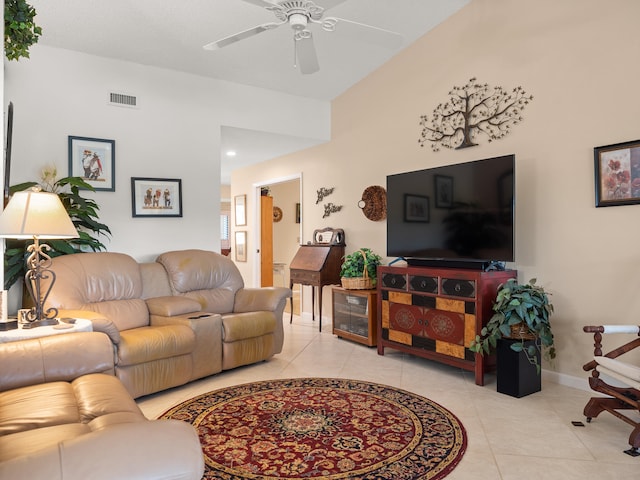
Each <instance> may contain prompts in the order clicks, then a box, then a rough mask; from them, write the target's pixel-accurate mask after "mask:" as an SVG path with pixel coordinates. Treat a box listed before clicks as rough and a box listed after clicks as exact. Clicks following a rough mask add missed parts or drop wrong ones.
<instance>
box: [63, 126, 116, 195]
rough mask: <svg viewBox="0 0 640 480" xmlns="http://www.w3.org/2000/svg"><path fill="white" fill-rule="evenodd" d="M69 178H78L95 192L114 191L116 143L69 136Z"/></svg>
mask: <svg viewBox="0 0 640 480" xmlns="http://www.w3.org/2000/svg"><path fill="white" fill-rule="evenodd" d="M69 176H70V177H80V178H82V179H83V180H84V181H85V182H87V183H88V184H89V185H91V186H92V187H93V188H95V189H96V190H102V191H106V192H115V190H116V181H115V178H116V142H115V140H104V139H101V138H88V137H72V136H69Z"/></svg>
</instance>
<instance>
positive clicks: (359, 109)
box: [232, 0, 640, 384]
mask: <svg viewBox="0 0 640 480" xmlns="http://www.w3.org/2000/svg"><path fill="white" fill-rule="evenodd" d="M638 18H640V2H637V1H636V0H610V1H607V2H603V1H601V0H562V1H557V0H538V1H536V2H531V1H526V0H474V1H472V2H471V3H470V4H469V5H468V6H466V7H464V8H463V9H461V10H460V11H459V12H458V13H456V14H455V15H454V16H452V17H451V18H449V19H448V20H447V21H445V22H444V23H443V24H441V25H440V26H438V27H437V28H436V29H434V30H432V31H431V32H429V33H428V34H426V35H425V36H424V37H422V38H421V39H419V40H418V41H417V42H415V43H414V44H413V45H411V46H410V47H409V48H407V49H406V50H405V51H403V52H402V53H401V54H400V55H398V56H396V57H395V58H393V59H392V60H391V61H390V62H388V63H387V64H386V65H384V66H383V67H382V68H380V69H379V70H378V71H376V72H374V73H373V74H372V75H370V76H369V77H367V78H366V79H364V80H363V81H362V82H360V83H359V84H358V85H356V86H354V87H353V88H352V89H350V90H349V91H347V92H346V93H345V94H343V95H342V96H340V97H338V98H337V99H336V100H335V101H334V102H333V103H332V129H333V131H332V140H331V142H330V143H328V144H324V145H320V146H318V147H314V148H310V149H308V150H305V151H303V152H299V153H297V154H293V155H288V156H285V157H282V158H279V159H275V160H272V161H269V162H265V163H263V164H260V165H258V166H254V167H249V168H246V169H244V170H242V171H238V172H236V173H235V174H234V176H233V178H232V191H234V192H237V193H240V192H241V191H245V190H248V187H249V185H251V184H252V183H259V182H262V181H264V180H266V179H268V178H272V177H276V176H286V175H288V174H292V173H293V172H299V171H302V172H303V174H304V176H303V206H304V209H303V222H304V223H303V226H304V228H303V230H304V237H305V238H304V239H303V241H306V240H308V239H310V238H311V232H312V231H313V230H314V229H317V228H323V227H326V226H331V227H340V228H344V229H345V233H346V242H347V253H350V252H352V251H354V250H357V249H358V248H360V247H364V246H368V247H370V248H372V249H373V250H374V251H377V252H379V253H381V254H382V255H384V254H385V252H386V222H371V221H369V220H367V219H366V218H365V217H364V215H363V214H362V212H361V211H360V209H359V208H358V207H357V202H358V200H359V199H360V196H361V194H362V192H363V190H364V189H365V188H366V187H367V186H369V185H383V186H384V185H385V184H386V175H388V174H392V173H399V172H403V171H409V170H416V169H421V168H427V167H433V166H438V165H444V164H451V163H459V162H463V161H470V160H476V159H481V158H489V157H494V156H498V155H504V154H510V153H514V154H515V155H516V183H517V185H516V208H517V219H516V262H515V264H514V265H512V266H513V267H515V268H517V269H518V271H519V279H520V280H521V281H527V280H529V279H530V278H532V277H537V278H538V283H539V284H542V285H544V286H545V287H546V288H547V289H548V290H549V291H550V292H551V293H552V301H553V303H554V305H555V308H556V313H555V315H554V316H553V318H552V322H553V329H554V333H555V335H556V346H557V349H558V358H557V359H556V361H555V362H554V364H553V365H548V364H547V365H545V367H546V368H547V369H551V370H556V371H557V372H559V373H560V374H567V375H572V376H576V377H583V378H584V377H585V374H584V372H583V371H582V369H581V366H582V365H583V364H584V363H586V362H587V361H588V360H589V357H590V355H592V354H593V350H592V347H591V345H592V343H593V339H592V337H590V336H589V335H587V334H585V333H583V332H582V326H583V325H589V324H601V323H603V322H605V323H614V322H627V323H634V324H635V323H637V322H638V320H637V318H636V316H635V314H634V312H636V311H638V309H640V295H637V293H636V292H637V291H638V289H639V288H640V268H639V267H640V249H639V248H638V239H639V238H640V221H639V219H640V205H633V206H624V207H610V208H595V207H594V161H593V148H594V147H596V146H602V145H609V144H613V143H618V142H624V141H631V140H637V139H639V138H640V128H639V123H638V118H640V95H637V91H638V80H637V79H638V78H640V64H639V63H638V62H636V61H634V60H635V59H637V57H638V52H640V36H638V35H635V34H634V33H633V32H635V31H636V30H637V20H638ZM471 77H477V79H478V80H479V81H480V82H487V83H489V84H490V85H493V86H498V85H499V86H503V87H505V88H508V89H511V88H514V87H516V86H519V85H521V86H522V87H523V88H524V89H525V90H526V91H527V92H528V93H531V94H533V96H534V100H533V102H532V103H531V104H530V105H529V106H528V107H527V108H526V109H525V110H524V111H523V117H524V121H523V122H522V123H521V124H520V125H517V126H516V127H515V128H514V129H513V131H512V133H511V134H510V135H508V136H507V137H506V138H504V139H501V140H498V141H495V142H493V143H488V142H487V141H486V138H480V145H479V146H477V147H472V148H467V149H463V150H443V151H440V152H438V153H434V152H432V151H431V149H430V148H429V146H427V147H425V148H420V147H419V145H418V138H419V135H420V130H421V129H420V126H419V120H420V116H421V115H423V114H427V115H431V113H432V111H433V109H434V108H435V107H436V106H437V105H438V104H439V103H441V102H444V101H446V100H447V99H448V92H449V91H450V90H451V88H452V87H453V86H462V85H464V84H465V83H466V82H467V81H468V80H469V79H470V78H471ZM320 187H335V193H334V194H333V195H332V196H331V197H328V198H327V201H332V202H334V203H336V204H338V205H344V208H343V210H342V211H341V212H339V213H336V214H333V215H331V216H330V217H328V218H326V219H322V207H321V205H316V204H315V192H316V190H317V189H319V188H320ZM252 215H253V212H249V218H251V217H252ZM250 225H251V223H250ZM250 261H251V260H250ZM328 297H329V295H325V298H328ZM327 301H328V300H327ZM323 311H324V312H329V311H330V309H329V304H325V306H324V308H323ZM585 384H586V382H585Z"/></svg>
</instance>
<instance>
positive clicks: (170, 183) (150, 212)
mask: <svg viewBox="0 0 640 480" xmlns="http://www.w3.org/2000/svg"><path fill="white" fill-rule="evenodd" d="M131 215H132V216H133V217H182V180H180V179H178V178H142V177H131Z"/></svg>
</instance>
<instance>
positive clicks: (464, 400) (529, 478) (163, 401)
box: [138, 314, 640, 480]
mask: <svg viewBox="0 0 640 480" xmlns="http://www.w3.org/2000/svg"><path fill="white" fill-rule="evenodd" d="M285 317H286V320H285V321H284V325H285V345H284V349H283V352H282V353H281V354H279V355H276V356H275V357H273V358H272V359H271V360H269V361H267V362H262V363H259V364H255V365H250V366H247V367H242V368H238V369H235V370H231V371H227V372H223V373H221V374H218V375H214V376H212V377H209V378H206V379H202V380H199V381H196V382H193V383H191V384H189V385H185V386H183V387H178V388H175V389H172V390H169V391H166V392H162V393H158V394H156V395H150V396H148V397H144V398H141V399H139V401H138V403H139V405H140V407H141V408H142V410H143V412H144V413H145V415H146V416H147V417H149V418H156V417H157V416H159V415H160V414H162V413H163V412H164V411H165V410H167V409H168V408H170V407H171V406H173V405H176V404H178V403H180V402H182V401H184V400H186V399H188V398H191V397H193V396H195V395H199V394H201V393H205V392H208V391H211V390H215V389H218V388H223V387H226V386H229V385H236V384H240V383H247V382H252V381H257V380H268V379H275V378H291V377H339V378H354V379H360V380H367V381H371V382H376V383H382V384H385V385H391V386H395V387H398V388H402V389H404V390H408V391H411V392H414V393H417V394H419V395H423V396H425V397H427V398H429V399H431V400H433V401H435V402H438V403H439V404H441V405H443V406H445V407H446V408H448V409H449V410H450V411H451V412H453V413H454V414H455V415H456V416H457V417H458V418H459V419H460V421H461V422H462V424H463V425H464V427H465V429H466V431H467V437H468V445H467V451H466V453H465V454H464V457H463V459H462V461H461V462H460V464H459V465H458V466H457V467H456V469H455V470H454V471H453V472H452V473H451V474H450V475H449V476H448V477H447V480H466V479H474V480H494V479H496V480H498V479H500V480H515V479H517V480H534V479H536V480H537V479H541V478H542V479H544V480H571V479H576V480H577V479H580V480H606V479H612V480H613V479H616V480H620V479H640V457H635V458H633V457H630V456H629V455H626V454H624V453H623V450H625V449H626V448H628V444H627V440H628V436H629V434H630V433H631V427H630V426H628V425H627V424H625V423H624V422H622V421H620V420H618V419H615V418H614V417H613V416H611V415H609V414H606V413H603V414H601V415H600V416H599V417H598V418H596V419H594V420H593V422H592V423H590V424H586V422H585V425H586V426H585V427H574V426H572V425H571V421H573V420H579V421H583V422H584V417H583V416H582V408H583V407H584V405H585V403H586V402H587V400H588V398H589V397H590V396H591V394H590V392H589V391H588V390H578V389H574V388H569V387H565V386H562V385H558V384H556V383H550V382H545V381H544V377H543V385H542V391H541V392H538V393H535V394H532V395H529V396H526V397H523V398H520V399H517V398H513V397H510V396H508V395H503V394H500V393H497V392H496V389H495V376H494V375H493V374H489V375H488V376H487V377H486V385H485V386H484V387H479V386H477V385H475V383H474V377H473V374H472V373H471V372H466V371H462V370H459V369H457V368H453V367H449V366H445V365H440V364H437V363H435V362H432V361H429V360H425V359H421V358H417V357H413V356H411V355H406V354H403V353H401V352H398V351H394V350H390V349H386V351H385V355H384V356H380V355H378V354H377V351H376V349H375V348H368V347H366V346H364V345H360V344H357V343H354V342H350V341H348V340H343V339H340V338H337V337H335V336H334V335H332V334H331V333H330V332H331V322H330V320H329V321H327V319H323V320H324V321H323V331H322V333H319V332H318V329H317V321H316V322H312V321H311V319H305V318H300V317H297V316H294V320H293V324H292V325H290V324H289V315H288V314H286V315H285ZM585 385H586V379H585Z"/></svg>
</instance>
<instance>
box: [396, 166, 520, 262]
mask: <svg viewBox="0 0 640 480" xmlns="http://www.w3.org/2000/svg"><path fill="white" fill-rule="evenodd" d="M514 167H515V155H505V156H502V157H495V158H488V159H484V160H477V161H472V162H466V163H460V164H455V165H447V166H442V167H436V168H429V169H425V170H417V171H413V172H406V173H398V174H395V175H389V176H388V177H387V256H389V257H401V258H403V259H405V260H406V261H407V263H409V264H410V265H432V266H445V267H449V266H450V267H463V268H481V269H486V268H490V267H491V268H493V267H498V268H500V267H502V268H504V262H513V261H514V260H515V258H514V228H515V195H514V192H515V180H514Z"/></svg>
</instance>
